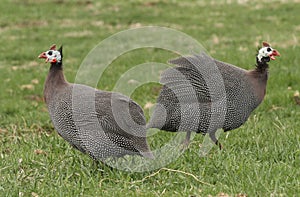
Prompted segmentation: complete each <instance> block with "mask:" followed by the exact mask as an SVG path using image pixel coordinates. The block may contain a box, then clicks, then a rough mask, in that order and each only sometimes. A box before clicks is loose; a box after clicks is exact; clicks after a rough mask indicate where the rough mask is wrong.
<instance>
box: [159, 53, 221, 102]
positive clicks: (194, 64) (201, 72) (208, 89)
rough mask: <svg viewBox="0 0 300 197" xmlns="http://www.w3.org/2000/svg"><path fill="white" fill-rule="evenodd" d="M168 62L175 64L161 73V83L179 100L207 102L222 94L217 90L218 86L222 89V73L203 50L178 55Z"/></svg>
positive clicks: (216, 98) (218, 97)
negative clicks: (192, 53)
mask: <svg viewBox="0 0 300 197" xmlns="http://www.w3.org/2000/svg"><path fill="white" fill-rule="evenodd" d="M169 63H171V64H175V65H176V66H175V67H174V68H169V69H167V70H166V71H165V72H164V73H163V74H162V77H161V83H162V84H164V87H165V89H167V88H169V89H171V90H172V91H173V92H174V94H175V95H176V97H177V99H178V100H179V102H184V103H189V102H190V103H194V102H200V103H202V102H204V103H207V102H211V101H212V100H218V99H220V98H221V97H222V96H224V95H220V91H219V90H220V88H223V89H224V83H223V78H222V75H221V73H220V71H219V69H218V67H217V65H216V62H215V60H214V59H213V58H211V57H209V56H208V55H206V54H205V53H204V52H203V53H201V54H199V55H192V56H185V57H179V58H177V59H173V60H170V61H169ZM224 92H225V90H224ZM162 96H163V95H162Z"/></svg>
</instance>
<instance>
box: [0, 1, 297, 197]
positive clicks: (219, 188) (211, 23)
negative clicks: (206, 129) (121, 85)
mask: <svg viewBox="0 0 300 197" xmlns="http://www.w3.org/2000/svg"><path fill="white" fill-rule="evenodd" d="M228 2H231V3H228ZM238 2H240V3H238ZM243 2H246V1H225V0H220V1H209V0H203V1H176V0H175V1H166V0H163V1H158V0H151V1H142V0H130V1H116V0H110V1H105V2H102V1H93V0H89V1H87V0H86V1H75V0H57V1H50V0H39V1H37V0H25V1H16V0H14V1H9V0H3V1H2V2H1V4H0V11H1V17H0V35H1V36H0V43H1V47H0V79H1V83H0V90H1V94H0V139H1V143H0V147H1V149H0V194H1V195H0V196H121V195H122V196H124V195H127V196H208V195H212V196H219V195H221V193H224V194H225V195H229V196H236V195H238V194H244V195H247V196H298V195H299V193H300V188H299V185H300V181H299V177H300V170H299V166H300V159H299V156H300V153H299V141H300V134H299V130H300V121H299V117H300V106H299V105H296V103H295V102H294V100H293V94H294V92H295V91H296V90H300V80H299V76H300V69H299V63H300V61H299V54H300V47H299V41H298V40H299V37H300V26H299V24H300V15H299V9H300V3H299V1H293V0H290V1H289V0H287V1H279V0H278V1H267V0H265V1H258V0H254V1H251V2H250V1H249V2H248V3H243ZM146 25H155V26H165V27H170V28H174V29H177V30H179V31H182V32H184V33H186V34H188V35H190V36H192V37H193V38H195V39H196V40H198V41H199V42H200V43H202V44H203V46H204V47H205V48H206V49H207V50H208V52H209V53H210V54H211V55H212V56H213V57H215V58H217V59H220V60H223V61H226V62H230V63H232V64H235V65H238V66H240V67H243V68H246V69H250V68H253V65H254V63H255V56H254V55H255V52H256V51H255V50H256V48H257V47H258V46H259V44H260V42H261V41H263V40H267V41H269V42H270V43H271V44H272V45H273V46H274V48H276V49H278V51H280V53H281V54H282V57H280V58H278V59H277V60H276V61H273V62H271V63H270V77H269V81H268V87H267V96H266V98H265V100H264V102H263V103H262V104H261V105H260V106H259V108H258V109H256V110H255V111H254V112H253V113H252V115H251V117H250V118H249V120H248V121H247V122H246V124H245V125H243V126H242V127H241V128H239V129H236V130H235V131H230V132H227V133H223V134H222V135H221V139H220V140H221V141H222V144H223V145H224V147H225V149H224V150H223V151H218V150H217V147H214V148H213V150H212V151H211V152H209V154H208V156H207V157H204V158H200V157H199V156H198V151H199V144H201V143H202V141H203V136H201V135H197V136H196V137H195V138H194V140H193V142H192V144H191V145H190V147H189V149H188V150H187V151H186V152H184V154H182V155H181V156H180V157H179V158H178V159H177V160H175V161H173V162H172V163H170V164H169V165H167V166H164V167H163V168H161V169H157V170H154V171H151V172H143V173H137V172H135V173H131V172H126V171H119V170H117V169H111V168H109V167H108V166H105V165H101V164H100V165H95V163H93V162H92V160H91V159H90V158H89V157H88V156H86V155H83V154H81V153H80V152H78V151H76V150H74V149H73V148H71V147H70V146H69V145H68V144H67V143H66V142H65V141H64V140H63V139H62V138H61V137H59V136H58V135H57V133H56V131H55V130H54V128H53V126H52V123H51V121H50V119H49V115H48V113H47V109H46V107H45V103H44V102H43V100H42V97H43V95H42V91H43V82H44V80H45V76H46V75H47V72H48V69H49V65H48V64H44V63H43V62H42V61H41V60H38V59H37V55H38V54H39V53H40V52H42V51H44V50H46V49H47V48H48V47H49V46H50V45H51V44H53V43H56V44H58V45H60V44H63V45H64V59H65V75H66V76H67V78H68V80H69V81H70V82H73V81H74V79H75V76H76V72H77V69H78V68H79V66H80V64H81V62H82V61H83V59H84V58H85V56H86V55H87V54H88V52H89V51H90V50H91V49H92V48H93V47H95V46H96V44H98V43H99V42H100V41H101V40H103V39H105V38H107V37H108V36H111V35H113V34H114V33H117V32H119V31H121V30H126V29H129V28H133V27H138V26H146ZM112 47H114V46H112ZM116 47H117V46H116ZM175 56H176V55H174V54H172V53H170V52H166V51H163V50H156V49H140V50H135V51H132V52H129V53H126V54H124V55H122V56H120V57H119V58H118V59H116V60H115V61H114V62H113V63H112V64H111V65H110V67H108V69H107V70H106V71H105V73H104V75H103V77H102V78H101V80H100V81H99V84H98V88H101V89H105V90H111V89H112V88H113V87H114V84H115V83H116V81H117V80H118V79H119V77H120V76H121V75H122V73H124V72H125V71H126V70H128V69H129V68H131V67H133V66H134V65H138V64H141V63H145V62H162V63H165V62H166V61H167V60H168V59H170V58H173V57H175ZM24 85H25V86H24ZM158 91H159V86H158V85H157V84H148V85H144V86H142V87H139V88H138V89H137V90H136V91H135V92H134V94H133V96H132V97H133V98H134V100H136V101H137V102H138V103H139V104H141V106H144V105H145V104H146V103H147V102H152V103H154V102H155V98H156V96H157V94H158ZM146 113H147V114H148V111H147V110H146ZM147 117H148V115H147ZM172 136H173V134H172V133H164V132H158V133H156V134H155V135H154V136H151V137H150V138H149V143H150V145H151V146H152V148H155V147H157V146H159V145H161V143H163V142H165V141H166V140H167V139H169V138H171V137H172Z"/></svg>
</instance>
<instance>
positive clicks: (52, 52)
mask: <svg viewBox="0 0 300 197" xmlns="http://www.w3.org/2000/svg"><path fill="white" fill-rule="evenodd" d="M38 58H43V59H46V61H45V62H46V63H47V62H50V63H51V64H56V63H62V58H63V55H62V46H61V47H60V48H59V49H58V50H56V45H55V44H53V45H52V46H51V47H50V49H49V50H48V51H46V52H42V53H41V54H40V55H39V56H38Z"/></svg>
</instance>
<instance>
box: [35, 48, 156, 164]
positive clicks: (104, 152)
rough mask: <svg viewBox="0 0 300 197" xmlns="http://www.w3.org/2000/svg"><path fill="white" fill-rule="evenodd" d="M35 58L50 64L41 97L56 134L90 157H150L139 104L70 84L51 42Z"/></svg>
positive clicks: (115, 94)
mask: <svg viewBox="0 0 300 197" xmlns="http://www.w3.org/2000/svg"><path fill="white" fill-rule="evenodd" d="M39 58H44V59H46V62H50V63H51V67H50V70H49V73H48V76H47V79H46V82H45V87H44V99H45V101H46V104H47V107H48V111H49V114H50V117H51V120H52V122H53V124H54V127H55V129H56V130H57V132H58V134H59V135H60V136H61V137H62V138H64V139H65V140H66V141H67V142H69V143H70V144H71V145H72V146H73V147H75V148H76V149H78V150H80V151H81V152H83V153H86V154H88V155H89V156H90V157H91V158H93V159H94V160H105V159H107V158H110V157H111V158H118V157H122V156H125V155H140V156H144V157H147V158H153V154H152V152H151V151H150V149H149V147H148V144H147V141H146V121H145V117H144V113H143V110H142V109H141V107H140V106H139V105H138V104H137V103H135V102H134V101H132V100H131V99H130V98H128V97H127V96H124V95H122V94H119V93H115V92H107V91H100V90H96V89H94V88H91V87H89V86H86V85H81V84H72V83H68V82H67V81H66V80H65V77H64V74H63V63H62V59H63V54H62V47H60V48H59V49H58V50H56V45H53V46H52V47H51V48H50V50H48V51H46V52H43V53H41V54H40V55H39Z"/></svg>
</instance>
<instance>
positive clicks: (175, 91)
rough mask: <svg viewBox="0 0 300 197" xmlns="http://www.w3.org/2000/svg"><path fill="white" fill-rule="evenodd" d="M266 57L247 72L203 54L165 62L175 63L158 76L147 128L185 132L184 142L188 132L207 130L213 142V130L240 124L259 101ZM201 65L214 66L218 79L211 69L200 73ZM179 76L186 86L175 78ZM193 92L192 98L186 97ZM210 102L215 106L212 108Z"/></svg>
mask: <svg viewBox="0 0 300 197" xmlns="http://www.w3.org/2000/svg"><path fill="white" fill-rule="evenodd" d="M276 52H277V51H276ZM277 55H279V53H278V54H277ZM269 60H270V59H269V58H267V57H266V58H262V59H261V61H257V66H256V68H255V69H254V70H250V71H248V70H245V69H242V68H239V67H236V66H234V65H231V64H228V63H224V62H221V61H218V60H216V59H213V58H211V57H209V56H207V55H206V54H205V53H202V54H200V55H194V56H189V57H180V58H177V59H174V60H171V61H169V62H170V63H171V64H175V65H176V66H175V67H174V68H170V69H169V70H167V71H165V72H164V73H163V75H162V79H166V80H165V83H164V85H163V87H162V90H161V92H160V95H159V97H158V99H157V103H158V105H157V106H156V108H155V109H154V112H153V114H152V117H151V119H150V121H149V123H148V125H147V127H148V128H158V129H162V130H165V131H171V132H177V131H186V132H187V137H186V143H187V144H188V143H189V138H190V133H191V132H197V133H209V135H210V137H211V139H212V140H213V141H214V142H215V143H216V144H217V143H218V141H217V139H216V137H215V132H216V130H217V129H219V128H222V129H223V130H224V131H229V130H233V129H236V128H238V127H240V126H241V125H242V124H244V122H245V121H246V120H247V119H248V117H249V116H250V114H251V112H252V111H253V110H254V109H255V108H256V107H257V106H258V105H259V104H260V103H261V102H262V100H263V98H264V96H265V92H266V85H267V79H268V64H267V62H268V61H269ZM205 64H211V65H214V66H215V67H216V69H217V72H219V73H220V75H219V76H220V78H216V77H213V76H214V72H215V71H212V72H209V71H207V72H206V73H205V74H206V75H205V76H203V74H204V73H203V72H202V71H203V69H205V68H208V67H205ZM207 70H209V69H207ZM182 76H183V78H184V79H185V80H186V85H183V84H184V83H182V82H179V80H178V78H180V77H181V78H182ZM217 81H218V82H217ZM214 82H215V83H216V84H217V85H216V86H215V87H214V86H213V89H210V88H211V87H209V83H212V84H213V83H214ZM218 84H222V85H223V86H220V85H219V86H218ZM188 86H190V87H192V91H186V90H187V89H189V88H188ZM211 86H212V85H211ZM222 88H224V89H225V90H222ZM222 92H223V93H224V94H222ZM193 94H194V95H195V98H194V99H190V98H189V97H192V96H193ZM216 103H217V104H216ZM213 105H214V106H216V107H215V108H214V109H213V107H212V106H213ZM214 110H215V111H214ZM218 110H220V111H218ZM164 116H165V118H162V117H164Z"/></svg>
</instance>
